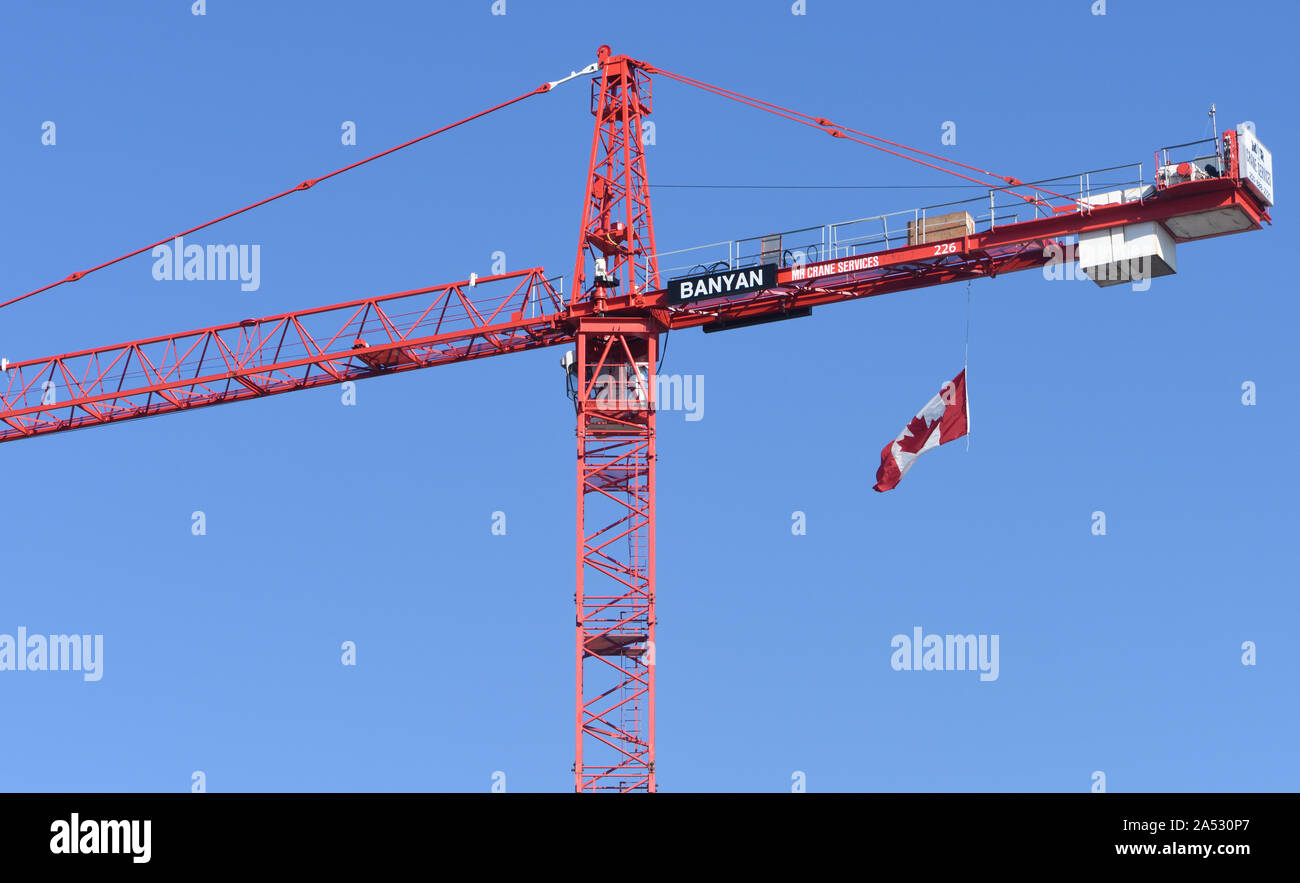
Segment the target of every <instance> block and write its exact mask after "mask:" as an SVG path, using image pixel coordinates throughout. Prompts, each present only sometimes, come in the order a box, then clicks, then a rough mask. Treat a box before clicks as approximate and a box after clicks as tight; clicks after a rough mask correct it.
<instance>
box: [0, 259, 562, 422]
mask: <svg viewBox="0 0 1300 883" xmlns="http://www.w3.org/2000/svg"><path fill="white" fill-rule="evenodd" d="M572 339H573V333H572V331H571V330H569V328H568V327H567V326H566V325H565V324H564V316H563V304H562V303H561V299H560V296H559V294H558V293H557V292H556V290H555V288H554V287H553V286H552V285H551V284H550V282H548V281H547V280H546V278H545V275H544V274H543V272H542V270H541V269H540V268H536V267H535V268H532V269H528V270H520V271H517V272H514V273H503V274H500V275H496V276H487V277H484V278H482V279H478V280H477V281H476V283H475V284H474V285H471V284H470V282H469V281H468V280H464V281H461V282H454V283H450V284H447V285H439V286H434V287H431V288H420V289H414V290H411V291H402V292H396V293H394V294H388V295H383V296H380V297H372V298H365V299H362V300H355V301H351V302H349V303H343V304H335V305H332V306H327V307H316V308H312V309H308V310H300V311H297V312H292V313H283V314H281V315H278V316H270V317H267V318H262V319H246V320H244V321H243V322H233V323H230V324H226V325H218V326H215V327H211V328H202V329H199V330H196V331H187V332H184V333H181V334H172V335H165V336H161V337H153V338H149V339H148V340H140V341H135V342H133V343H125V344H119V345H116V346H109V347H99V348H96V349H89V350H82V351H80V352H75V353H67V354H65V355H60V356H53V357H50V358H46V359H34V360H31V361H24V362H18V363H16V364H12V365H9V366H8V367H7V369H6V370H4V371H3V372H2V373H0V442H5V441H14V440H17V439H22V438H32V437H34V436H37V435H45V434H48V433H51V432H61V431H65V430H69V429H78V428H81V427H85V426H94V425H99V424H104V423H115V422H118V421H121V420H133V419H136V418H139V417H151V416H155V415H158V414H168V413H175V412H178V411H188V410H191V409H193V408H198V407H204V406H207V405H216V404H222V403H226V402H235V401H242V400H246V399H250V398H260V397H263V396H268V395H276V394H279V393H285V392H291V391H293V390H299V389H310V388H312V387H316V386H322V385H326V384H332V383H340V382H343V381H346V380H358V379H361V378H364V377H373V376H376V375H379V374H395V373H399V372H402V371H411V370H415V369H417V368H427V367H430V366H433V365H444V364H449V363H452V362H463V361H466V360H468V359H477V358H482V357H484V356H494V355H500V354H503V353H510V352H518V351H520V350H526V349H535V348H537V347H543V346H554V345H556V344H562V343H567V342H570V341H572Z"/></svg>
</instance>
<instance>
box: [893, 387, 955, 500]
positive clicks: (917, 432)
mask: <svg viewBox="0 0 1300 883" xmlns="http://www.w3.org/2000/svg"><path fill="white" fill-rule="evenodd" d="M968 414H969V412H968V403H967V400H966V369H965V368H963V369H962V372H961V373H960V374H958V375H957V376H956V377H954V378H953V379H952V380H950V381H948V382H947V383H945V384H944V385H943V388H942V389H940V390H939V394H938V395H937V396H935V397H934V398H932V399H930V401H929V402H928V403H927V404H926V406H925V407H924V408H922V409H921V413H919V414H917V415H916V416H915V417H913V418H912V422H911V423H908V424H907V427H906V428H905V429H904V430H903V431H902V432H900V433H899V434H898V438H896V439H894V440H893V441H892V442H890V443H889V444H887V445H885V447H884V448H883V449H882V450H881V451H880V468H879V469H877V470H876V486H875V489H876V490H878V491H882V492H883V491H887V490H890V489H891V488H893V487H894V486H895V485H897V484H898V483H899V482H900V481H902V480H903V476H904V475H906V474H907V470H909V469H911V468H912V464H913V463H915V462H916V458H917V457H919V456H921V455H922V454H924V453H925V452H926V451H928V450H930V449H931V448H937V447H939V445H943V444H947V443H948V442H950V441H952V440H953V439H955V438H961V437H962V436H963V435H965V434H966V433H967V432H969V431H970V419H969V416H968Z"/></svg>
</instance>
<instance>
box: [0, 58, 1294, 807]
mask: <svg viewBox="0 0 1300 883" xmlns="http://www.w3.org/2000/svg"><path fill="white" fill-rule="evenodd" d="M588 74H590V75H592V78H591V81H590V82H591V93H590V94H591V112H592V114H593V115H594V116H595V128H594V132H593V136H592V142H591V155H590V161H589V163H588V170H587V178H586V181H585V184H584V195H583V201H582V219H581V225H580V227H579V233H578V243H577V245H578V248H577V258H576V261H575V264H574V268H573V274H572V277H571V280H570V285H569V286H568V294H567V295H566V294H565V293H564V286H563V280H562V279H561V278H560V277H554V276H548V275H547V274H546V272H545V271H544V270H543V269H542V268H541V267H534V268H530V269H525V270H519V271H516V272H510V273H501V274H497V275H491V276H484V277H476V276H471V277H470V278H469V279H466V280H461V281H458V282H451V283H446V284H442V285H435V286H430V287H426V288H418V289H413V290H409V291H399V292H395V293H391V294H385V295H378V296H373V297H366V298H362V299H359V300H354V301H350V302H347V303H340V304H333V305H329V306H318V307H311V308H307V309H302V310H297V311H293V312H288V313H282V314H280V315H276V316H267V317H264V318H253V319H244V320H242V321H236V322H230V323H227V324H224V325H216V326H212V327H207V328H200V329H197V330H193V331H187V332H183V333H179V334H169V335H163V336H158V337H151V338H148V339H145V340H136V341H132V342H129V343H124V344H118V345H113V346H103V347H96V348H93V349H86V350H81V351H78V352H72V353H66V354H63V355H57V356H51V357H49V358H40V359H31V360H24V361H18V362H15V363H12V364H11V363H8V362H7V361H4V362H3V363H0V442H8V441H17V440H20V439H29V438H35V437H38V436H43V435H48V434H50V433H55V432H65V431H68V430H72V429H80V428H84V427H89V426H96V425H100V424H106V423H115V422H118V421H122V420H133V419H137V418H141V417H152V416H158V415H162V414H175V413H180V412H184V411H189V410H193V409H195V408H201V407H206V406H209V405H218V404H226V403H230V402H237V401H243V400H246V399H254V398H265V397H268V396H273V395H278V394H281V393H287V392H293V391H296V390H304V389H311V388H313V387H318V386H324V385H328V384H336V383H341V382H344V381H349V380H358V379H361V378H368V377H377V376H381V375H387V374H397V373H401V372H405V371H414V370H416V369H420V368H429V367H433V366H435V365H446V364H451V363H454V362H464V361H468V360H471V359H480V358H485V357H488V356H498V355H504V354H507V353H514V352H520V351H524V350H532V349H538V348H541V347H554V346H567V347H570V348H571V350H570V351H569V352H567V353H566V354H565V356H564V358H563V359H562V364H563V367H564V369H565V372H566V376H567V380H568V384H569V390H570V395H571V398H572V400H573V403H574V409H575V413H576V417H577V468H576V474H575V481H576V489H577V495H576V503H577V519H576V533H575V559H576V589H575V594H574V599H575V604H576V618H575V632H574V656H573V664H574V671H575V693H574V750H575V763H574V767H573V774H574V780H573V781H574V788H575V790H577V791H624V792H626V791H655V790H656V769H655V699H656V697H655V664H654V663H655V660H654V647H655V627H656V619H655V599H656V580H655V560H656V554H657V550H656V546H655V472H656V455H655V410H656V404H657V401H656V390H655V384H654V383H653V382H652V381H653V378H654V377H655V376H656V373H655V372H656V368H657V364H658V361H659V359H660V355H661V350H660V341H661V336H662V335H664V334H665V333H667V332H669V331H672V330H677V329H684V328H697V327H698V328H701V329H703V330H704V331H705V332H713V331H719V330H724V329H732V328H738V327H744V326H747V325H753V324H758V323H766V322H774V321H780V320H785V319H790V318H795V317H800V316H807V315H809V314H810V313H811V311H812V310H814V309H818V308H821V307H824V306H829V305H832V304H839V303H844V302H848V301H855V300H861V299H863V298H868V297H874V296H876V295H881V294H886V293H889V292H895V291H908V290H912V289H917V288H923V287H928V286H934V285H942V284H944V283H949V282H956V281H961V280H973V279H982V278H992V277H996V276H999V275H1002V274H1005V273H1010V272H1014V271H1018V270H1030V269H1035V268H1043V267H1045V266H1046V265H1048V264H1050V263H1053V262H1059V261H1061V260H1065V261H1074V260H1077V261H1078V263H1079V268H1080V269H1081V270H1082V271H1083V272H1085V273H1087V274H1088V275H1089V276H1090V277H1092V278H1093V280H1094V281H1096V282H1097V283H1098V284H1103V285H1105V284H1113V283H1115V282H1125V281H1133V280H1135V279H1139V278H1142V279H1144V278H1148V277H1150V276H1159V275H1165V274H1168V273H1172V272H1175V271H1176V269H1177V265H1176V259H1175V251H1176V246H1177V245H1179V244H1182V243H1186V242H1191V241H1195V240H1199V239H1204V238H1208V237H1212V236H1219V235H1225V234H1229V233H1237V232H1243V231H1247V230H1257V229H1260V228H1261V227H1262V225H1263V224H1264V223H1266V222H1271V221H1270V217H1269V208H1270V207H1271V205H1272V201H1273V192H1272V190H1273V185H1272V158H1271V155H1270V154H1269V153H1268V151H1267V150H1266V149H1265V148H1264V147H1263V145H1262V144H1261V143H1260V142H1259V141H1258V139H1257V138H1256V137H1255V133H1254V130H1253V127H1251V126H1249V125H1243V126H1240V127H1237V128H1236V129H1233V130H1228V131H1224V132H1222V133H1219V134H1218V135H1217V136H1216V137H1214V138H1211V139H1208V140H1207V141H1205V142H1194V143H1191V144H1183V145H1175V146H1173V147H1170V148H1164V149H1163V150H1162V151H1160V152H1158V153H1157V156H1156V165H1155V169H1154V175H1153V176H1152V180H1150V181H1144V180H1143V175H1142V173H1141V166H1136V167H1135V168H1136V180H1134V181H1133V182H1132V184H1131V186H1127V187H1124V188H1121V189H1119V190H1109V191H1105V192H1093V187H1092V184H1091V175H1090V174H1089V173H1085V174H1084V175H1079V176H1068V177H1066V178H1060V179H1053V180H1052V181H1036V182H1025V181H1022V180H1020V179H1017V178H1014V177H1010V176H999V175H995V174H993V173H991V172H986V171H983V170H981V169H977V168H975V167H973V166H969V165H965V164H962V163H957V162H955V161H952V160H949V159H944V158H942V157H939V156H936V155H934V154H930V153H926V152H925V151H921V150H918V149H916V148H910V147H906V146H904V145H902V144H898V143H897V142H893V141H889V140H887V139H884V138H880V137H877V136H874V135H869V134H867V133H865V132H861V131H859V130H857V129H853V128H850V127H847V126H843V125H839V124H837V123H834V122H832V121H830V120H828V119H824V118H821V117H816V116H812V115H808V114H804V113H802V112H799V111H796V110H792V109H790V108H785V107H782V106H780V105H776V104H773V103H770V102H766V101H762V100H759V99H755V98H751V97H748V96H746V95H743V94H741V93H738V92H733V91H730V90H727V89H723V88H720V87H717V86H713V85H711V84H708V83H705V82H703V81H700V80H694V79H691V78H689V77H686V76H683V75H680V74H676V73H673V72H670V71H666V70H663V69H661V68H658V67H656V66H654V65H652V64H649V63H647V62H644V61H640V60H637V59H634V58H631V57H628V56H626V55H616V54H614V53H613V52H612V51H611V49H610V48H609V47H608V46H601V47H600V49H599V50H598V53H597V61H596V62H595V63H594V64H592V65H590V66H588V67H587V68H585V69H584V70H582V71H579V72H575V73H572V74H570V75H569V76H568V77H565V78H563V79H561V80H557V81H554V82H551V83H545V84H543V85H541V86H539V87H538V88H537V89H534V90H533V91H531V92H529V93H526V94H525V95H522V96H519V97H518V98H515V99H512V100H511V101H507V102H504V103H503V104H500V105H496V106H495V107H492V108H489V109H487V110H484V111H482V112H480V113H478V114H475V115H474V116H472V117H468V118H466V119H465V120H461V121H459V122H457V123H454V124H452V125H451V126H446V127H443V128H442V129H438V130H435V131H433V132H430V133H428V134H426V135H424V136H421V137H420V138H417V139H414V140H412V141H410V142H407V143H406V144H402V145H398V146H397V147H394V148H391V149H390V150H387V151H384V152H383V153H380V154H376V155H375V156H372V157H369V158H367V159H365V160H362V161H361V162H360V163H354V164H352V165H351V166H346V167H344V168H343V169H339V170H337V171H335V172H331V173H330V174H329V175H325V176H322V177H321V178H316V179H310V180H307V181H304V182H302V183H301V184H299V185H298V186H297V187H294V188H291V189H290V190H286V191H284V192H283V193H280V194H276V195H275V196H272V197H269V198H268V199H265V200H261V201H259V202H257V203H254V204H252V205H250V206H247V207H245V208H243V209H240V210H238V211H237V212H233V213H231V214H232V215H233V214H239V213H240V212H243V211H248V210H250V209H252V208H256V207H257V206H260V205H264V204H265V203H267V202H270V201H272V200H274V199H279V198H282V197H285V196H288V195H291V194H293V193H297V192H301V191H303V190H307V189H310V188H311V187H313V186H315V184H317V183H320V182H321V181H323V180H325V179H326V178H329V177H332V176H333V175H337V174H340V173H342V172H345V171H347V170H349V169H351V168H355V167H356V166H358V165H361V164H363V163H366V162H370V161H372V160H374V159H378V158H379V157H381V156H385V155H387V154H389V153H392V152H393V151H396V150H400V149H402V148H405V147H408V146H410V145H412V144H415V143H417V142H419V141H422V140H424V139H425V138H428V137H431V136H433V135H437V134H441V133H442V132H445V131H446V130H448V129H450V128H453V127H455V126H459V125H461V124H463V123H465V122H468V121H469V120H472V119H475V118H477V117H479V116H482V115H484V114H487V113H492V112H495V111H499V110H502V109H503V108H505V107H507V106H509V105H511V104H514V103H515V102H518V101H521V100H523V99H526V98H529V97H531V96H534V95H538V94H543V93H546V92H549V91H551V89H553V88H554V87H556V86H558V85H559V84H561V83H564V82H567V81H569V80H573V79H577V78H579V77H582V76H585V75H588ZM655 77H662V78H665V79H668V80H671V81H674V82H677V83H680V84H683V85H686V86H690V87H694V88H699V89H702V90H704V91H706V92H709V93H711V94H713V95H716V96H718V97H720V98H724V99H726V100H730V101H735V102H739V103H742V104H745V105H747V106H750V107H752V108H755V109H757V110H762V111H765V112H769V113H773V114H776V115H777V116H780V117H782V118H784V119H787V120H790V121H791V122H795V123H798V124H800V125H803V126H807V127H809V128H811V129H813V130H816V131H820V132H822V133H825V134H827V135H830V136H831V137H834V138H837V139H843V140H847V141H851V142H856V143H858V144H861V145H863V146H867V147H872V148H875V149H878V150H883V151H885V152H887V153H890V154H893V155H895V156H898V157H900V158H903V159H908V160H911V161H914V162H918V163H921V164H923V165H926V166H929V167H931V168H934V169H940V170H943V171H946V172H950V173H952V174H954V175H957V176H959V177H961V178H964V179H966V180H968V181H973V182H978V183H980V184H981V185H983V186H986V187H987V188H988V193H987V198H986V197H983V196H981V197H980V198H979V200H977V201H976V203H977V205H975V206H974V208H975V209H976V211H975V214H974V215H972V214H971V211H969V209H970V208H972V206H971V205H966V206H965V207H964V208H963V207H962V206H957V210H955V211H948V212H943V213H940V214H933V213H930V212H928V211H925V210H914V211H912V212H908V213H901V214H895V215H892V216H891V215H886V216H879V217H877V218H868V219H858V220H855V221H851V222H845V223H843V224H830V225H826V226H825V227H823V228H821V229H820V230H814V231H812V232H811V233H810V232H809V231H800V232H799V233H798V234H767V235H763V236H758V237H754V238H753V239H752V240H738V241H734V242H731V243H727V244H726V254H725V255H722V254H720V253H719V254H717V255H714V256H713V257H715V258H716V259H715V260H712V261H711V262H704V261H701V263H699V264H697V265H696V266H693V267H686V268H684V269H686V272H684V273H682V274H681V275H679V276H677V277H674V278H669V279H664V278H662V276H661V268H660V258H661V257H663V256H665V255H661V253H660V252H659V251H658V250H657V247H656V242H655V228H654V221H653V216H652V213H651V207H650V189H649V183H648V177H647V171H646V158H645V152H644V149H643V143H642V137H641V133H642V125H643V121H644V120H645V119H646V117H648V116H649V115H650V114H651V112H652V94H651V85H652V81H653V79H654V78H655ZM1216 128H1217V126H1216ZM1180 150H1181V151H1183V153H1184V154H1186V156H1185V157H1184V158H1181V159H1180V158H1179V153H1178V152H1179V151H1180ZM1101 171H1107V172H1111V173H1113V171H1114V170H1101ZM1049 185H1050V186H1049ZM1061 191H1064V192H1061ZM999 201H1000V203H999ZM948 208H952V206H948ZM985 208H987V215H985V214H984V209H985ZM230 216H231V215H225V216H222V217H221V218H217V219H215V220H214V221H210V222H208V223H207V224H202V225H200V226H198V227H195V228H192V230H189V231H185V232H186V233H190V232H194V231H196V230H200V229H203V228H205V227H207V226H209V225H211V224H213V223H216V222H218V221H220V220H224V219H225V218H227V217H230ZM891 225H892V228H891ZM182 235H183V234H182ZM167 241H168V240H163V242H167ZM159 244H161V243H155V244H154V245H155V246H156V245H159ZM152 247H154V246H145V247H144V248H142V249H138V250H136V251H134V252H130V253H128V254H126V255H123V256H122V257H120V258H117V259H115V260H113V261H109V262H107V263H105V264H101V265H100V266H99V267H95V268H92V269H91V270H87V271H83V272H81V273H73V274H72V275H71V276H69V277H67V278H65V279H63V280H60V281H59V282H55V283H53V284H51V285H48V286H45V287H44V288H40V289H36V290H35V291H32V292H28V293H27V294H24V295H22V296H21V297H18V298H14V299H13V300H11V301H9V302H8V303H13V302H15V301H17V300H21V299H22V298H24V297H29V296H31V295H34V294H38V293H40V292H41V291H45V290H48V289H50V288H53V287H56V286H58V285H61V284H64V283H69V282H73V281H76V280H77V279H80V278H82V277H83V276H85V275H86V274H87V273H90V272H94V271H95V270H98V269H102V268H103V267H106V266H109V265H111V264H113V263H116V262H117V261H120V260H124V259H126V258H129V257H131V256H133V255H137V254H140V253H142V252H144V251H146V250H148V249H150V248H152ZM697 256H698V255H697ZM4 305H7V304H4ZM4 305H0V306H4ZM60 391H61V392H60Z"/></svg>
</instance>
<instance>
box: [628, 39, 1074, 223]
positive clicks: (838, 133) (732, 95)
mask: <svg viewBox="0 0 1300 883" xmlns="http://www.w3.org/2000/svg"><path fill="white" fill-rule="evenodd" d="M642 64H643V66H644V67H645V68H646V70H647V71H649V72H651V73H656V74H660V75H662V76H665V77H668V78H669V79H672V80H676V81H677V82H679V83H683V84H685V85H687V86H694V87H695V88H697V89H702V90H704V91H705V92H710V93H712V94H714V95H718V96H720V97H722V98H729V99H731V100H732V101H735V102H738V103H740V104H747V105H749V106H750V107H753V108H756V109H758V110H765V111H767V112H768V113H771V114H775V115H776V116H779V117H782V118H784V119H787V120H790V121H791V122H795V123H800V124H802V125H805V126H809V127H811V128H814V129H820V130H821V131H823V132H826V133H828V134H830V135H831V136H833V137H835V138H845V139H847V140H849V141H854V142H856V143H858V144H862V145H864V146H866V147H872V148H875V149H876V150H882V151H884V152H885V153H888V154H892V155H893V156H897V157H900V158H902V159H907V160H911V161H912V162H915V163H920V164H921V165H923V166H928V167H929V168H932V169H935V170H937V171H940V172H947V173H948V174H950V175H956V176H957V177H958V178H964V179H965V180H967V181H973V182H974V183H976V184H979V185H980V186H981V187H987V186H988V182H987V181H980V180H979V179H977V178H972V177H971V176H970V175H965V174H962V173H961V172H957V171H954V170H953V169H946V168H943V167H942V166H937V165H935V164H934V163H929V162H926V161H925V160H923V159H918V158H917V157H915V156H908V155H907V154H904V153H899V152H898V151H896V150H890V149H889V148H888V147H881V146H880V144H872V143H870V142H868V141H863V140H862V138H869V139H871V141H879V142H881V144H888V145H890V146H891V147H897V148H899V149H900V150H907V151H910V152H912V153H917V154H920V155H921V156H927V157H929V158H930V159H934V160H938V161H939V162H943V163H948V164H949V165H953V166H958V167H960V168H963V169H967V170H969V171H972V172H978V173H979V174H981V175H986V176H988V177H990V178H995V179H997V180H998V181H1002V182H1004V183H1005V184H1006V185H1007V189H1008V192H1009V193H1011V194H1012V195H1013V196H1018V197H1020V198H1021V199H1023V200H1025V201H1026V202H1029V203H1031V204H1036V205H1046V204H1047V203H1046V202H1045V201H1044V200H1042V199H1040V198H1039V197H1037V196H1025V195H1024V194H1021V193H1016V192H1014V191H1012V190H1010V189H1009V188H1010V187H1027V188H1029V189H1030V190H1036V191H1038V192H1040V193H1044V194H1047V195H1048V196H1053V197H1056V198H1058V199H1064V200H1068V201H1070V202H1074V203H1077V202H1078V200H1077V199H1074V198H1073V197H1069V196H1064V195H1062V194H1060V193H1055V192H1053V191H1051V190H1047V189H1045V188H1043V187H1036V186H1034V185H1032V184H1026V183H1025V182H1024V181H1021V180H1020V179H1019V178H1016V177H1013V176H1010V175H999V174H997V173H995V172H990V171H987V170H985V169H981V168H977V167H976V166H972V165H967V164H966V163H963V162H958V161H957V160H955V159H948V158H947V157H943V156H939V155H938V154H934V153H929V152H928V151H925V150H921V149H920V148H918V147H909V146H907V145H906V144H900V143H898V142H897V141H890V140H889V139H888V138H882V137H880V136H879V135H872V134H870V133H868V132H863V131H860V130H858V129H854V128H851V127H849V126H840V125H837V124H835V123H832V122H831V121H830V120H828V119H823V118H822V117H815V116H813V115H812V114H807V113H804V112H803V111H799V110H794V109H792V108H789V107H783V106H781V105H779V104H774V103H772V102H770V101H764V100H763V99H761V98H753V97H751V96H748V95H744V94H742V93H740V92H733V91H731V90H730V89H724V88H722V87H721V86H715V85H713V84H711V83H706V82H704V81H703V80H696V79H694V78H692V77H687V76H684V75H682V74H676V73H673V72H672V71H667V70H664V69H663V68H661V67H656V66H654V65H651V64H646V63H645V62H642ZM849 132H851V133H853V134H851V135H850V134H846V133H849ZM854 135H860V136H862V138H855V137H853V136H854ZM990 189H999V188H990Z"/></svg>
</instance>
